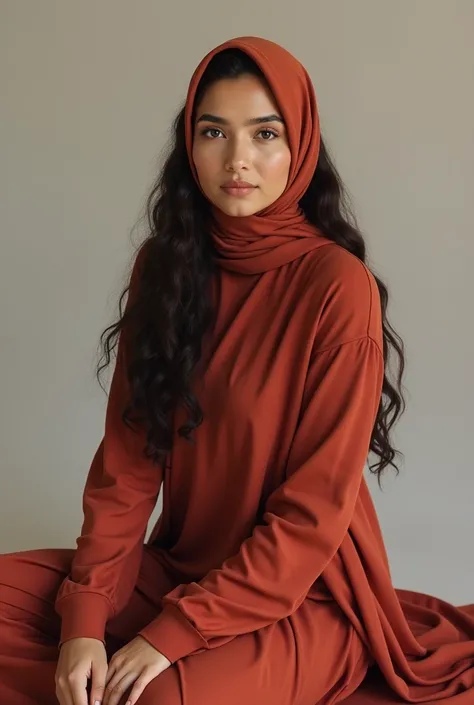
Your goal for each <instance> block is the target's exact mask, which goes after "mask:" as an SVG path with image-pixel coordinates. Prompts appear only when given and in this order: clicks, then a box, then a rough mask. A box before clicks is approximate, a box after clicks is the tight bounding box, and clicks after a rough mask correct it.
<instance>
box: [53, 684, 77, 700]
mask: <svg viewBox="0 0 474 705" xmlns="http://www.w3.org/2000/svg"><path fill="white" fill-rule="evenodd" d="M55 695H56V697H57V699H58V702H59V705H73V702H72V695H71V693H70V691H69V686H67V684H64V685H61V684H60V683H58V684H57V685H56V693H55Z"/></svg>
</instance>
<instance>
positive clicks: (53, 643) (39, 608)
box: [0, 37, 474, 705]
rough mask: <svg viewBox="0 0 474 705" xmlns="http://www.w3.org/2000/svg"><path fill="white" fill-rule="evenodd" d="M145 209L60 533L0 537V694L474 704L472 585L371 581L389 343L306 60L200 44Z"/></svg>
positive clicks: (387, 407)
mask: <svg viewBox="0 0 474 705" xmlns="http://www.w3.org/2000/svg"><path fill="white" fill-rule="evenodd" d="M148 206H149V207H148V214H149V223H150V233H149V236H148V237H147V239H146V240H145V242H144V243H143V245H142V246H141V247H140V249H139V252H138V254H137V256H136V258H135V261H134V267H133V271H132V275H131V280H130V286H129V287H127V289H126V291H125V292H124V294H125V293H126V292H127V291H128V298H127V306H126V309H125V311H124V312H123V314H122V309H121V315H120V320H119V321H118V322H117V323H116V324H114V325H113V326H111V327H109V328H107V329H106V331H104V334H103V338H102V340H103V342H104V351H105V357H106V364H107V363H108V362H110V353H111V350H112V348H113V344H114V343H115V342H117V341H118V350H117V360H116V365H115V369H114V374H113V378H112V383H111V389H110V395H109V401H108V407H107V414H106V420H105V430H104V436H103V439H102V441H101V443H100V445H99V447H98V449H97V452H96V454H95V456H94V458H93V461H92V464H91V467H90V471H89V475H88V478H87V482H86V486H85V490H84V523H83V526H82V531H81V535H80V537H79V538H78V540H77V548H76V549H75V550H72V549H71V550H62V549H44V550H36V551H23V552H18V553H14V554H7V555H4V556H2V557H1V561H0V562H1V566H0V568H1V572H0V576H1V577H0V582H1V585H0V630H1V632H0V633H1V638H0V701H1V702H2V703H6V704H8V705H38V704H39V703H41V704H42V705H50V704H51V705H52V704H53V703H55V702H56V698H57V700H59V702H60V703H61V705H86V704H89V703H90V704H91V705H93V703H95V702H97V701H98V702H101V703H103V704H104V705H118V704H119V703H120V705H124V703H126V702H130V703H132V704H133V705H134V704H135V703H137V702H138V703H139V704H140V705H152V704H153V705H156V704H157V703H159V704H160V705H201V704H203V705H204V704H205V705H241V704H242V703H245V704H246V705H267V704H268V705H270V704H271V705H316V704H317V703H319V704H320V705H322V704H324V705H330V704H332V703H337V702H340V701H342V700H344V701H345V702H346V703H351V704H352V705H354V704H356V703H357V705H367V704H369V703H378V704H379V705H380V703H384V702H386V703H402V702H403V703H406V702H410V703H419V702H424V703H428V702H438V703H439V702H442V703H444V704H445V705H467V704H468V703H471V704H472V702H473V701H474V605H471V606H466V607H464V608H461V607H454V606H452V605H449V604H447V603H446V602H443V601H442V600H439V599H437V598H434V597H431V596H427V595H423V594H420V593H415V592H410V591H403V590H396V589H395V588H394V587H393V585H392V582H391V577H390V570H389V564H388V559H387V556H386V552H385V548H384V543H383V539H382V534H381V531H380V527H379V524H378V521H377V517H376V513H375V510H374V506H373V503H372V500H371V497H370V494H369V491H368V487H367V484H366V481H365V478H364V474H363V470H364V466H365V463H366V461H367V457H368V454H369V452H370V451H371V452H373V453H374V454H375V455H376V456H378V462H377V463H375V464H373V465H371V466H370V469H371V471H372V472H374V473H376V474H377V475H378V477H379V479H380V477H381V473H382V471H383V470H384V468H386V467H387V466H389V465H392V466H393V467H395V468H396V467H397V466H396V465H395V463H394V458H395V455H396V451H395V450H394V449H393V448H392V446H391V444H390V439H389V431H390V428H391V426H392V425H393V423H394V422H395V420H396V419H397V418H398V417H399V415H400V413H401V412H402V410H403V396H402V393H401V379H402V373H403V365H404V358H403V344H402V342H401V340H400V338H399V337H398V336H397V334H396V333H395V332H394V331H393V329H392V328H391V326H390V325H389V323H388V321H387V317H386V308H387V291H386V288H385V286H384V285H383V283H382V282H381V281H380V280H379V279H378V278H377V277H376V276H375V275H374V274H373V273H372V272H371V270H370V269H369V267H368V265H367V264H366V256H365V246H364V241H363V238H362V236H361V234H360V233H359V231H358V230H357V228H356V227H355V220H354V219H352V220H351V218H350V217H349V215H348V213H349V211H348V210H347V209H346V207H345V202H344V190H343V187H342V184H341V181H340V179H339V177H338V175H337V172H336V170H335V168H334V166H333V164H332V162H331V160H330V157H329V155H328V152H327V151H326V148H325V146H324V144H323V142H322V140H321V135H320V129H319V121H318V113H317V106H316V100H315V94H314V89H313V86H312V83H311V81H310V79H309V77H308V74H307V72H306V71H305V69H304V68H303V67H302V65H301V64H300V63H299V62H298V61H297V60H296V59H295V58H294V57H293V56H291V55H290V54H289V53H288V52H287V51H286V50H284V49H283V48H282V47H280V46H278V45H276V44H274V43H272V42H269V41H266V40H264V39H259V38H255V37H243V38H240V39H233V40H231V41H228V42H226V43H224V44H222V45H220V46H219V47H217V48H215V49H214V50H213V51H211V52H210V53H209V54H208V55H207V56H206V57H204V59H203V60H202V62H201V63H200V64H199V66H198V67H197V69H196V71H195V73H194V75H193V76H192V79H191V82H190V85H189V90H188V95H187V100H186V104H185V107H184V108H183V110H182V111H181V112H180V113H179V115H178V118H177V120H176V123H175V143H174V147H173V150H172V152H171V153H170V155H169V157H168V159H167V161H166V164H165V165H164V168H163V172H162V174H161V175H160V178H159V180H158V182H157V184H156V187H155V188H154V189H153V192H152V194H151V196H150V199H149V203H148ZM390 351H392V352H393V353H395V354H396V356H397V359H398V361H399V368H398V375H397V380H396V382H394V384H392V383H391V382H390V381H389V379H388V375H387V374H386V364H387V360H388V356H389V352H390ZM100 369H102V368H100ZM100 369H99V372H100ZM162 483H163V487H164V504H163V513H162V515H161V517H160V519H159V521H158V523H157V525H156V527H155V529H154V531H153V532H152V535H151V537H150V539H149V540H148V541H147V542H146V543H145V532H146V528H147V522H148V519H149V517H150V514H151V513H152V511H153V508H154V506H155V504H156V501H157V497H158V494H159V491H160V488H161V485H162ZM58 645H59V646H60V649H59V651H58Z"/></svg>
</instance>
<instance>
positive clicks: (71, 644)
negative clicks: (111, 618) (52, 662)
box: [55, 637, 107, 705]
mask: <svg viewBox="0 0 474 705" xmlns="http://www.w3.org/2000/svg"><path fill="white" fill-rule="evenodd" d="M106 675H107V653H106V651H105V647H104V645H103V643H102V642H101V641H99V640H98V639H89V638H85V637H84V638H83V637H80V638H76V639H69V640H68V641H65V642H64V644H62V646H61V648H60V650H59V659H58V665H57V668H56V675H55V682H56V697H57V699H58V700H59V702H60V705H88V702H87V681H88V679H89V678H92V690H91V693H92V702H94V701H96V700H99V701H101V700H102V695H103V692H104V686H105V677H106Z"/></svg>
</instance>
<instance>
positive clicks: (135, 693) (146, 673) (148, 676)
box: [126, 668, 156, 705]
mask: <svg viewBox="0 0 474 705" xmlns="http://www.w3.org/2000/svg"><path fill="white" fill-rule="evenodd" d="M154 678H156V673H155V672H153V671H152V669H151V668H145V669H144V670H143V671H142V672H141V674H140V676H139V677H138V678H137V679H136V681H135V683H134V684H133V688H132V692H131V693H130V695H129V696H128V700H127V703H126V705H135V703H136V702H137V700H138V698H139V697H140V696H141V694H142V693H143V691H144V690H145V688H146V687H147V685H148V683H150V682H151V681H152V680H153V679H154Z"/></svg>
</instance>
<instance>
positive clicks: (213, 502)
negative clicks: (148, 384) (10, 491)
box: [56, 241, 474, 702]
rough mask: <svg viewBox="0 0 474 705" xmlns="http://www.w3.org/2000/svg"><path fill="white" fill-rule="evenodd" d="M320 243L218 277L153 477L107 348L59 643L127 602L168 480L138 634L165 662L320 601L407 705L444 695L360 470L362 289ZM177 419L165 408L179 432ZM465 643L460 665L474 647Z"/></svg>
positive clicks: (369, 296)
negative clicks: (171, 580) (110, 370)
mask: <svg viewBox="0 0 474 705" xmlns="http://www.w3.org/2000/svg"><path fill="white" fill-rule="evenodd" d="M321 245H322V246H320V247H318V248H317V249H315V250H313V251H312V252H309V253H307V254H305V255H304V256H303V257H301V258H299V259H297V260H295V261H293V262H289V263H287V264H285V265H283V266H281V267H278V268H276V269H272V270H270V271H267V272H264V273H263V274H262V273H260V274H256V275H248V274H247V275H245V276H242V275H241V274H239V273H233V272H230V271H225V270H219V272H218V274H217V275H216V282H215V294H216V306H217V310H218V316H217V323H216V327H215V329H214V332H213V336H212V339H209V340H208V341H207V345H208V346H209V347H208V349H209V351H210V353H211V354H210V357H209V363H208V365H207V367H206V369H205V370H204V371H203V372H202V375H201V376H199V379H197V381H196V391H197V393H198V395H199V401H200V403H201V406H202V408H203V412H204V417H205V418H204V422H203V424H202V425H201V426H200V427H198V429H197V430H196V431H195V438H196V444H195V445H191V444H189V443H188V442H187V441H186V440H185V439H183V438H181V437H177V436H176V439H175V442H174V446H173V451H172V454H171V468H170V470H167V471H166V472H165V476H164V477H162V475H161V473H160V471H159V468H158V467H157V466H156V465H153V464H152V463H151V462H149V461H146V460H145V459H143V457H142V455H141V449H142V445H143V440H144V439H143V437H142V436H140V435H137V434H136V433H133V432H132V431H130V430H129V429H127V427H125V426H124V425H123V424H122V421H121V418H120V411H121V409H122V406H123V401H124V398H125V396H126V392H127V386H126V381H125V372H124V365H125V351H124V346H123V344H122V341H121V342H120V344H119V351H118V357H117V363H116V367H115V371H114V376H113V379H112V384H111V390H110V396H109V403H108V408H107V414H106V423H105V433H104V437H103V440H102V442H101V443H100V446H99V448H98V450H97V452H96V454H95V456H94V459H93V462H92V465H91V468H90V472H89V475H88V478H87V483H86V486H85V491H84V514H85V518H84V524H83V527H82V532H81V536H80V537H79V538H78V542H77V551H76V554H75V558H74V562H73V565H72V570H71V573H70V575H69V576H68V578H67V579H66V580H65V581H64V583H63V584H62V586H61V589H60V591H59V593H58V596H57V601H56V608H57V611H58V612H59V614H60V615H61V616H62V634H61V642H63V641H65V640H67V639H70V638H72V637H77V636H89V637H96V638H98V639H103V638H104V629H105V624H106V621H107V620H108V619H110V618H111V617H112V616H113V615H114V614H116V613H117V612H118V611H120V610H121V609H122V608H123V607H124V606H125V604H126V602H127V600H128V599H129V597H130V595H131V592H132V590H133V587H134V584H135V582H136V579H137V574H138V569H139V565H140V559H141V553H142V548H143V541H144V537H145V532H146V527H147V522H148V519H149V517H150V514H151V512H152V511H153V508H154V506H155V504H156V500H157V497H158V494H159V491H160V487H161V484H162V481H164V493H163V501H164V504H163V512H162V515H161V517H160V519H159V521H158V523H157V525H156V526H155V529H154V531H153V533H152V536H151V538H150V542H153V543H154V544H155V545H156V547H157V551H158V553H159V555H160V558H161V560H162V561H163V564H164V565H165V566H166V567H167V568H169V570H170V571H172V572H173V574H175V575H180V576H181V583H180V584H179V585H177V587H176V588H175V589H173V590H172V591H171V592H169V593H168V594H167V595H165V596H164V598H163V611H162V612H161V613H160V614H159V615H158V616H157V617H156V619H154V620H153V621H152V622H151V623H150V624H149V625H148V626H146V627H145V628H144V629H143V630H142V631H141V632H140V633H141V634H142V636H144V637H145V638H146V639H147V640H148V641H149V642H150V643H151V644H153V645H154V646H155V647H156V648H157V649H158V650H159V651H160V652H161V653H163V654H164V655H165V656H166V657H167V658H168V659H169V660H170V661H171V662H175V661H176V660H177V659H179V658H182V657H184V656H187V655H189V654H192V653H195V652H197V651H198V650H202V649H206V648H211V647H213V646H216V645H218V644H220V643H224V642H225V641H228V640H229V639H232V638H233V637H235V636H236V635H238V634H242V633H246V632H250V631H253V630H256V629H259V628H261V627H264V626H266V625H268V624H270V623H272V622H274V621H276V620H279V619H281V618H283V617H285V616H287V615H290V614H291V613H292V612H294V611H295V610H296V609H297V608H298V606H299V605H300V604H301V602H302V601H303V600H304V599H305V597H306V596H308V595H312V596H313V597H315V598H318V596H319V597H320V598H321V599H324V596H325V595H327V594H330V595H331V596H332V597H333V598H335V599H336V600H337V601H338V603H339V604H340V605H341V607H342V608H343V609H344V611H345V613H346V615H347V617H348V619H350V621H351V622H352V623H353V624H354V626H355V627H356V629H357V631H358V633H359V634H360V635H361V637H362V638H363V639H364V640H365V642H366V643H367V645H368V647H369V648H370V649H371V651H372V653H373V654H374V656H375V659H376V660H377V662H378V664H379V666H380V668H381V669H382V671H383V673H384V675H385V677H386V679H387V681H388V682H389V683H390V685H391V687H392V688H393V689H394V690H395V691H397V692H398V693H400V694H401V695H404V696H405V697H407V698H408V699H409V698H410V697H411V698H412V699H411V700H410V701H411V702H417V701H418V700H417V697H418V695H417V694H418V690H417V689H420V691H419V692H420V693H425V694H427V693H428V690H427V688H429V687H431V686H430V685H429V684H430V682H431V681H430V678H433V679H434V680H433V683H436V684H437V685H435V686H433V688H435V689H436V688H437V689H439V691H441V689H443V688H444V690H443V692H445V693H446V695H449V694H450V693H451V692H455V688H456V685H455V683H454V681H453V682H452V683H451V685H446V686H444V685H442V684H441V678H440V670H439V663H438V664H437V665H436V664H434V665H432V664H430V662H429V661H425V660H423V659H422V657H423V656H424V655H426V654H427V653H428V648H427V646H428V645H424V644H423V639H422V633H423V630H422V629H421V628H419V629H418V630H417V636H418V639H416V638H415V637H414V635H413V633H412V631H411V629H410V626H409V623H408V617H410V618H411V619H413V620H415V618H418V617H419V618H420V624H421V623H422V622H423V619H422V616H423V615H422V614H421V613H422V608H420V614H418V613H417V611H416V607H415V606H414V605H413V604H411V605H410V604H408V599H409V598H410V597H413V595H414V593H408V592H403V591H398V596H397V592H396V591H395V589H394V588H393V587H392V583H391V579H390V571H389V566H388V560H387V556H386V553H385V548H384V544H383V540H382V535H381V532H380V527H379V524H378V521H377V517H376V514H375V510H374V507H373V504H372V500H371V497H370V494H369V491H368V488H367V485H366V481H365V479H364V476H363V470H364V466H365V462H366V459H367V454H368V449H369V441H370V436H371V433H372V429H373V425H374V421H375V417H376V413H377V409H378V407H379V402H380V398H381V391H382V383H383V374H384V359H383V352H382V351H383V337H382V321H381V305H380V299H379V292H378V288H377V285H376V281H375V278H374V276H373V275H372V274H371V272H370V271H369V269H368V268H367V267H366V266H365V265H364V264H363V263H362V262H361V261H360V260H359V259H357V258H356V257H355V256H353V255H351V254H350V253H348V252H347V251H346V250H344V249H343V248H341V247H339V246H338V245H336V244H334V243H331V242H330V241H325V242H324V243H321ZM132 281H133V275H132ZM132 291H133V290H131V292H130V296H131V295H132ZM185 418H186V415H185V414H184V413H183V411H182V410H181V409H179V410H178V413H177V415H176V421H175V423H176V427H178V426H180V425H181V424H182V422H183V421H184V420H185ZM399 598H400V599H399ZM403 598H405V600H407V601H406V603H405V604H404V601H403ZM403 609H405V612H407V613H408V616H407V614H404V611H403ZM425 614H426V613H425ZM466 619H468V618H467V617H466ZM428 624H429V620H428V622H427V625H428ZM472 628H473V634H472V638H473V639H474V620H472ZM447 633H448V636H449V635H451V633H450V632H449V631H448V632H447ZM445 637H446V633H445V632H444V631H443V629H441V630H438V632H437V637H436V638H438V639H440V640H441V642H440V643H444V641H443V640H444V639H445ZM430 638H431V637H430ZM464 638H466V636H465V635H464ZM436 643H437V642H436V639H434V640H433V638H431V641H430V644H429V645H430V647H433V645H436ZM466 649H467V651H466V653H465V657H466V656H469V655H472V657H473V658H474V641H473V642H470V641H469V642H467V641H466ZM469 649H470V650H469ZM471 652H472V654H471ZM458 656H459V654H458ZM458 656H456V658H458ZM459 658H460V657H459ZM448 660H449V659H448ZM473 663H474V661H473ZM445 665H446V669H445V670H446V674H445V677H446V679H448V673H449V671H450V669H451V667H452V662H450V663H449V664H448V663H447V662H446V664H445ZM430 669H431V670H430ZM436 669H438V670H436ZM449 679H452V675H449ZM429 692H431V691H429ZM433 692H435V691H434V690H433ZM436 692H438V691H436ZM420 698H421V696H420Z"/></svg>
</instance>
